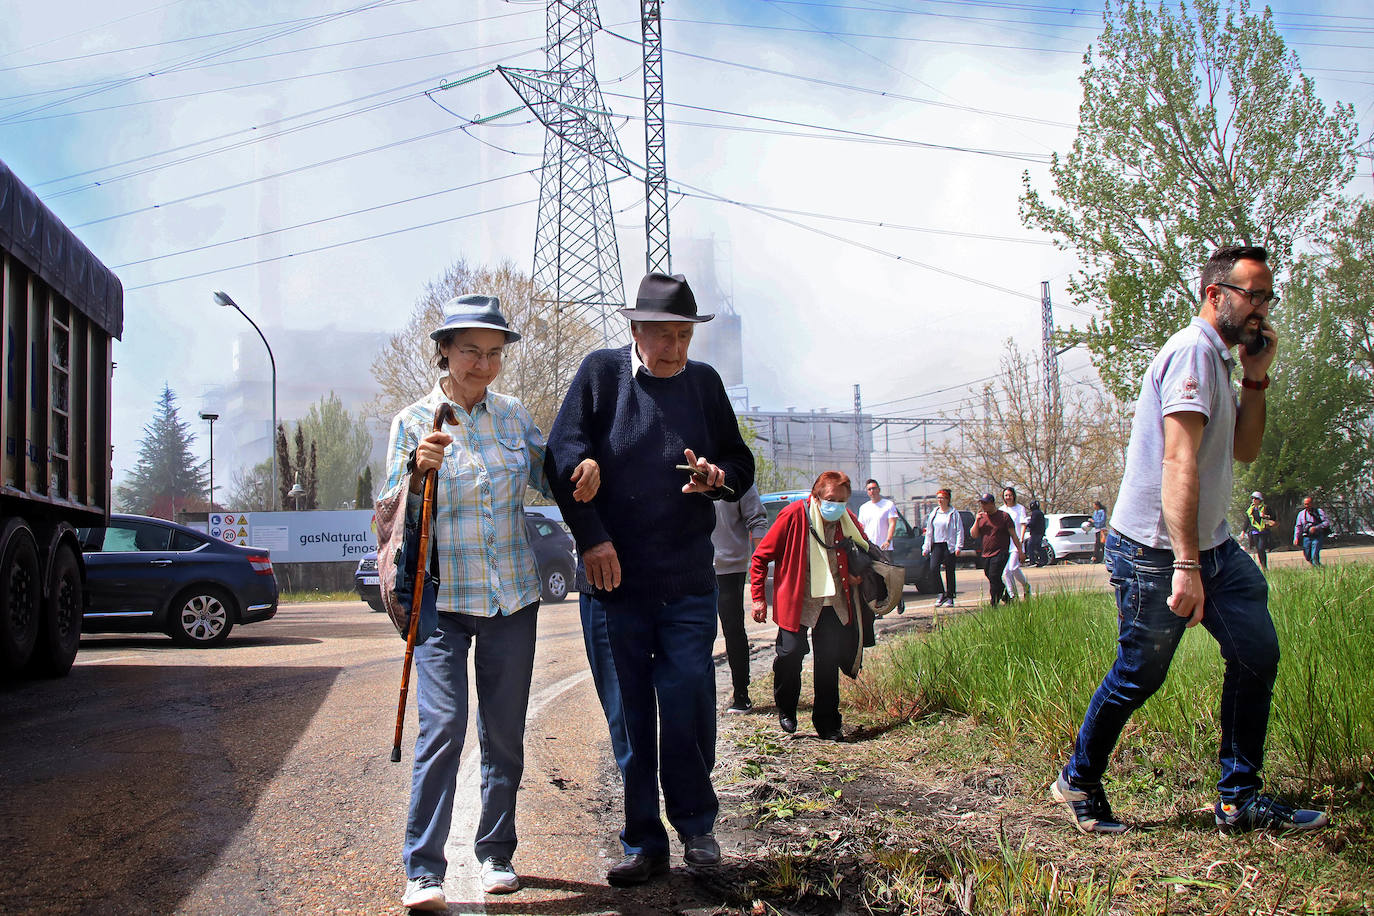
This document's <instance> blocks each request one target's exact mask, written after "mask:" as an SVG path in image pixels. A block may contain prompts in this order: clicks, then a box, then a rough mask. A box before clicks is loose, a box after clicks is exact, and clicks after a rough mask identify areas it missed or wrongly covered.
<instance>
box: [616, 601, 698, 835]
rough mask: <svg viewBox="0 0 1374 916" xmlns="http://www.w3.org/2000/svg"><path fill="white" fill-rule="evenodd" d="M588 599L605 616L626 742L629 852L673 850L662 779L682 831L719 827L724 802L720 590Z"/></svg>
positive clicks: (675, 826)
mask: <svg viewBox="0 0 1374 916" xmlns="http://www.w3.org/2000/svg"><path fill="white" fill-rule="evenodd" d="M590 601H591V605H592V611H593V614H595V613H597V612H598V607H597V606H598V605H599V606H600V609H599V612H600V613H602V614H604V616H605V620H606V632H607V635H608V636H609V637H610V647H611V655H612V658H613V659H614V660H615V675H616V681H617V682H618V686H619V689H620V705H621V710H622V712H623V714H624V717H625V734H626V738H627V739H628V745H629V747H628V754H627V759H626V761H625V766H624V768H623V769H622V772H623V774H624V777H625V827H624V829H623V830H621V831H620V844H621V846H622V847H623V848H624V850H625V854H626V855H632V854H634V853H643V854H645V855H650V856H660V855H667V854H668V832H667V831H666V830H665V829H664V828H663V820H662V818H661V817H660V816H659V807H658V793H659V785H660V781H661V784H662V787H663V805H664V809H665V813H666V814H667V815H668V823H669V824H671V825H672V826H673V829H674V830H676V831H677V832H678V835H679V836H681V837H683V838H688V837H694V836H700V835H701V834H704V833H711V832H713V831H714V829H715V823H716V814H717V812H718V811H719V805H718V803H717V802H716V793H715V789H713V788H712V787H711V768H712V767H714V766H715V763H716V678H715V666H714V664H713V659H712V656H711V650H712V648H713V646H714V644H715V641H716V590H715V589H712V590H711V591H709V592H705V593H703V594H700V595H683V596H681V597H679V598H675V599H673V600H671V601H662V600H655V599H642V598H641V599H636V598H634V597H627V596H624V595H616V594H615V593H614V592H612V593H610V594H606V593H597V594H596V595H594V596H592V597H591V598H590ZM604 705H605V703H604V700H603V706H604ZM660 710H661V711H662V712H663V715H661V716H660V715H659V712H660Z"/></svg>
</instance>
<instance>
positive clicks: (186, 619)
mask: <svg viewBox="0 0 1374 916" xmlns="http://www.w3.org/2000/svg"><path fill="white" fill-rule="evenodd" d="M233 605H234V601H233V599H232V598H230V597H229V596H228V595H226V594H225V593H224V592H222V591H221V590H219V589H218V588H215V587H214V586H212V585H202V586H199V587H197V588H188V589H187V590H186V591H184V592H182V593H181V594H180V595H178V596H177V597H176V599H175V600H174V601H173V602H172V610H171V614H170V615H169V616H168V620H167V631H168V632H169V633H170V634H171V637H172V638H173V639H175V640H176V641H177V642H178V643H180V644H181V645H183V646H194V647H196V648H200V649H205V648H209V647H210V646H218V645H219V644H220V643H222V642H224V641H225V640H226V639H228V638H229V631H230V630H232V629H233V628H234V611H233Z"/></svg>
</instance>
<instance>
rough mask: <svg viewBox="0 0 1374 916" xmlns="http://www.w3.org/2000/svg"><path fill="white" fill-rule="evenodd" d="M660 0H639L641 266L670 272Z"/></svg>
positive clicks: (647, 270)
mask: <svg viewBox="0 0 1374 916" xmlns="http://www.w3.org/2000/svg"><path fill="white" fill-rule="evenodd" d="M661 7H662V3H661V0H640V3H639V22H640V26H641V28H642V31H643V34H644V234H645V242H646V244H645V253H644V269H645V271H646V272H647V273H663V274H666V273H671V272H672V266H673V259H672V252H671V250H670V249H669V246H668V140H667V134H666V132H665V130H664V126H663V20H662V15H661Z"/></svg>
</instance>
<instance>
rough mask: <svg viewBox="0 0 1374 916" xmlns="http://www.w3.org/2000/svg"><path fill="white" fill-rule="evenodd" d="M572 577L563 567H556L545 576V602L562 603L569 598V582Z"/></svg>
mask: <svg viewBox="0 0 1374 916" xmlns="http://www.w3.org/2000/svg"><path fill="white" fill-rule="evenodd" d="M570 579H571V576H569V575H568V571H567V570H566V569H564V568H563V567H561V566H555V567H553V568H552V569H550V570H549V571H548V572H547V573H546V574H545V575H544V600H545V601H548V602H558V601H562V600H563V599H564V598H567V597H568V590H569V587H568V582H569V580H570Z"/></svg>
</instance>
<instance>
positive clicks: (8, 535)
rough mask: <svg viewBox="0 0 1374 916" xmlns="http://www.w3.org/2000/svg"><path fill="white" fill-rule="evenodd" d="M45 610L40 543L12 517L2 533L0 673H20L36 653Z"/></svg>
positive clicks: (24, 525)
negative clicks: (34, 648) (40, 572)
mask: <svg viewBox="0 0 1374 916" xmlns="http://www.w3.org/2000/svg"><path fill="white" fill-rule="evenodd" d="M42 613H43V588H42V579H41V578H40V576H39V566H38V545H37V543H36V542H35V541H34V539H33V532H32V531H30V530H29V526H28V525H26V524H24V523H23V522H21V521H19V520H18V519H13V520H11V521H10V523H9V524H8V525H6V526H5V531H4V535H3V536H0V674H6V673H14V674H18V673H19V672H20V671H22V670H23V668H24V666H25V665H26V664H28V661H29V658H30V656H32V655H33V647H34V645H35V644H36V643H37V642H38V624H39V621H40V620H41V619H42Z"/></svg>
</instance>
